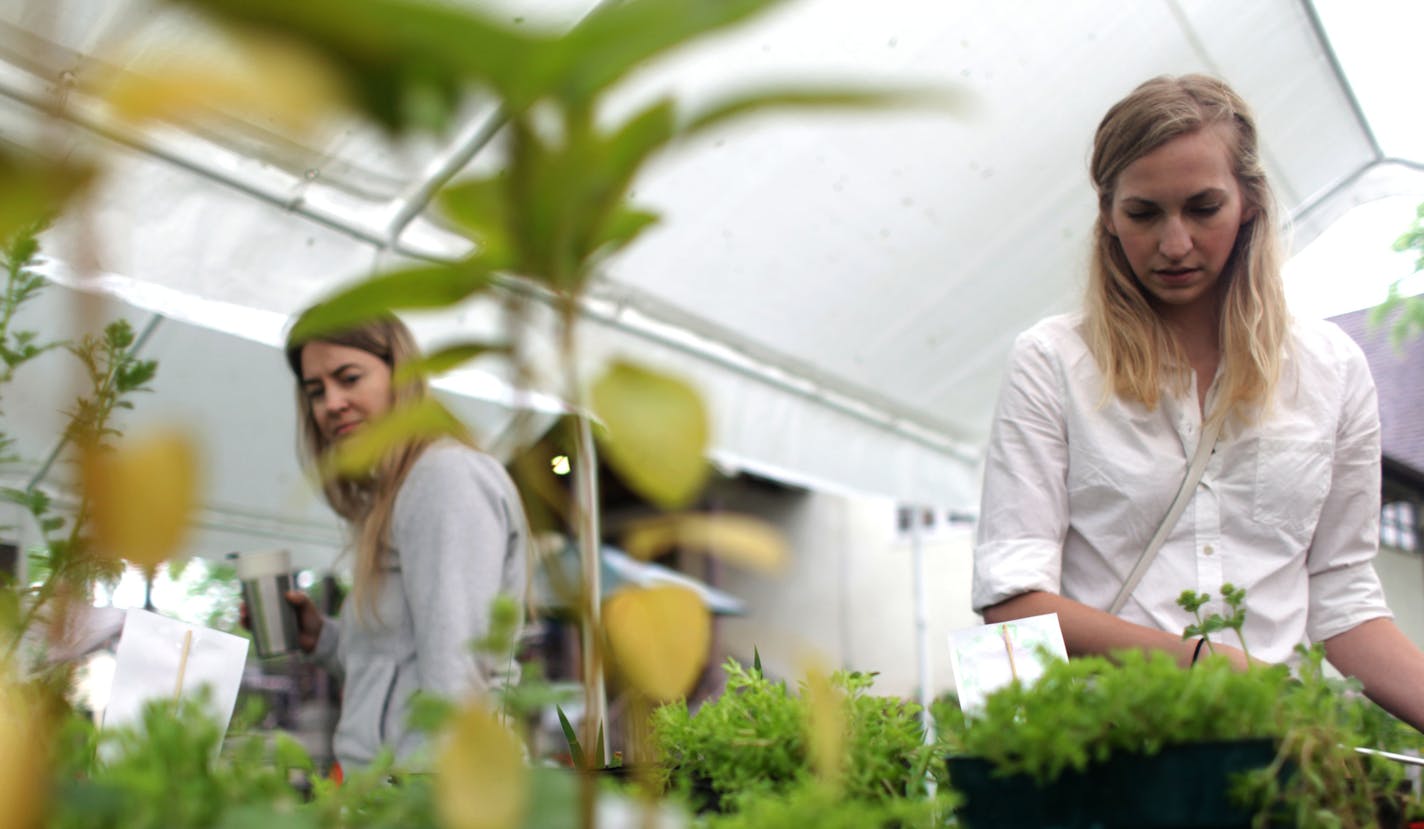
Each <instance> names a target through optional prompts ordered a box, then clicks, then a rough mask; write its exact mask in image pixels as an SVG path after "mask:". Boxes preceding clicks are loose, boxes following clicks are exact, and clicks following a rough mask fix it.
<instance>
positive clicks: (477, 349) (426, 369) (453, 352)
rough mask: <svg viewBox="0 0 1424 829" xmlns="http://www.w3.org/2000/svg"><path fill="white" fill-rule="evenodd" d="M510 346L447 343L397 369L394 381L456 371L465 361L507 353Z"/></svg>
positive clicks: (398, 382)
mask: <svg viewBox="0 0 1424 829" xmlns="http://www.w3.org/2000/svg"><path fill="white" fill-rule="evenodd" d="M507 353H509V346H507V345H505V344H504V343H483V342H466V343H457V344H454V345H447V346H443V347H442V348H439V349H437V350H435V351H432V352H431V353H429V354H427V355H425V356H424V357H422V358H421V359H419V360H413V361H411V362H409V363H406V364H404V365H402V366H401V367H400V368H398V369H396V373H395V376H394V377H392V378H391V379H392V382H394V383H396V384H400V383H404V382H407V381H409V380H413V379H415V378H417V377H435V376H438V375H441V374H445V373H447V372H451V371H454V370H455V369H457V368H459V367H460V366H462V365H464V364H465V363H468V362H470V361H471V360H474V359H475V358H477V357H483V356H485V355H486V354H507Z"/></svg>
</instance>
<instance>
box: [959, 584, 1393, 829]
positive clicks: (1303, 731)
mask: <svg viewBox="0 0 1424 829" xmlns="http://www.w3.org/2000/svg"><path fill="white" fill-rule="evenodd" d="M1223 592H1224V593H1225V597H1226V600H1227V604H1228V606H1229V607H1230V608H1231V614H1230V615H1229V616H1228V617H1225V618H1222V617H1220V616H1215V615H1214V616H1211V617H1207V618H1205V619H1203V618H1201V617H1200V615H1198V619H1197V624H1196V625H1194V626H1192V627H1191V628H1189V629H1188V636H1192V635H1199V634H1200V633H1201V632H1203V631H1205V632H1215V631H1220V630H1226V629H1234V630H1236V631H1237V633H1238V635H1239V632H1240V627H1241V622H1242V621H1243V620H1244V612H1243V611H1242V609H1241V603H1242V601H1243V599H1244V592H1243V591H1238V590H1235V589H1232V588H1230V587H1229V586H1227V587H1226V588H1225V589H1224V590H1223ZM1206 599H1207V597H1204V596H1199V595H1197V594H1191V593H1188V594H1184V595H1183V597H1182V599H1181V600H1180V603H1181V604H1182V605H1183V606H1184V607H1187V608H1188V609H1189V610H1192V611H1193V612H1197V611H1199V610H1200V607H1201V606H1202V605H1203V604H1205V601H1206ZM1301 657H1302V658H1301V662H1300V666H1299V678H1296V677H1293V676H1292V675H1291V673H1290V670H1289V669H1288V668H1287V667H1286V666H1281V665H1276V666H1255V667H1253V668H1251V669H1250V670H1247V671H1236V670H1233V669H1232V668H1231V666H1230V665H1229V664H1228V662H1227V661H1226V660H1225V659H1224V658H1219V657H1215V656H1213V655H1211V654H1208V655H1206V656H1204V657H1203V658H1202V659H1201V660H1200V661H1199V662H1198V663H1197V664H1196V665H1195V666H1194V667H1192V668H1190V669H1184V668H1181V667H1179V666H1178V665H1177V664H1176V662H1175V660H1173V659H1172V658H1171V657H1169V656H1167V655H1166V654H1162V653H1151V654H1148V653H1143V652H1140V651H1124V652H1122V653H1119V654H1116V655H1115V656H1114V660H1112V661H1110V660H1108V659H1105V658H1100V657H1087V658H1079V659H1074V660H1071V661H1067V662H1063V661H1059V662H1057V663H1055V664H1053V665H1051V666H1050V667H1049V668H1048V669H1047V671H1046V672H1045V673H1044V675H1043V676H1042V677H1041V678H1040V679H1039V680H1038V681H1037V682H1035V683H1034V684H1033V685H1031V686H1024V685H1021V684H1019V683H1017V682H1015V683H1011V684H1010V685H1008V686H1006V687H1005V688H1002V689H1000V690H999V691H996V692H995V693H993V694H991V695H990V696H989V697H988V698H987V700H986V702H985V706H984V708H983V710H982V712H979V713H977V714H976V715H972V716H969V717H963V716H956V714H957V709H955V710H954V711H949V710H947V707H944V706H941V708H940V711H939V712H938V713H941V714H943V715H944V719H943V720H942V721H941V729H942V732H943V733H944V735H945V739H946V746H947V748H948V749H949V751H950V757H949V759H948V765H949V775H950V782H951V785H952V786H954V787H955V788H956V789H957V790H959V791H960V792H961V793H962V794H963V795H964V796H965V803H964V805H963V807H962V808H961V811H960V815H961V817H962V819H963V820H964V821H965V823H966V824H967V825H969V826H970V827H981V826H1003V825H1034V826H1054V827H1090V826H1102V827H1114V826H1120V827H1129V826H1131V827H1153V826H1174V827H1233V826H1241V827H1245V826H1262V825H1270V824H1272V823H1277V822H1278V823H1280V824H1281V825H1291V826H1345V827H1350V826H1361V827H1363V826H1374V825H1377V821H1378V820H1379V811H1380V807H1381V805H1382V804H1383V805H1385V806H1386V807H1388V808H1389V809H1392V810H1393V811H1394V812H1395V813H1396V814H1398V815H1403V814H1404V813H1407V812H1409V811H1411V810H1413V809H1415V808H1417V802H1416V801H1414V800H1413V799H1411V798H1407V797H1405V796H1403V795H1402V794H1400V793H1399V788H1398V784H1399V781H1400V780H1401V779H1402V772H1401V770H1400V768H1399V767H1397V766H1396V765H1394V764H1391V763H1387V762H1375V761H1373V760H1372V759H1370V758H1366V757H1364V756H1363V755H1360V754H1358V753H1356V752H1355V751H1354V747H1355V746H1361V745H1373V746H1386V745H1388V746H1391V747H1396V748H1397V747H1399V741H1400V740H1401V739H1403V738H1404V735H1405V731H1404V730H1403V728H1404V727H1403V726H1401V725H1399V724H1398V723H1397V722H1395V721H1393V720H1392V718H1390V717H1388V715H1387V714H1384V712H1382V711H1380V710H1379V709H1378V708H1377V707H1375V706H1374V705H1373V704H1372V703H1370V702H1369V701H1368V700H1365V699H1364V698H1363V697H1362V696H1360V695H1358V693H1355V692H1353V691H1352V690H1351V684H1350V683H1348V682H1340V681H1333V680H1330V679H1327V678H1326V677H1325V675H1324V672H1323V670H1322V665H1321V662H1322V658H1323V651H1322V650H1320V649H1319V648H1316V649H1314V650H1309V651H1305V650H1302V652H1301ZM1415 736H1416V737H1417V735H1415ZM1416 745H1417V742H1416Z"/></svg>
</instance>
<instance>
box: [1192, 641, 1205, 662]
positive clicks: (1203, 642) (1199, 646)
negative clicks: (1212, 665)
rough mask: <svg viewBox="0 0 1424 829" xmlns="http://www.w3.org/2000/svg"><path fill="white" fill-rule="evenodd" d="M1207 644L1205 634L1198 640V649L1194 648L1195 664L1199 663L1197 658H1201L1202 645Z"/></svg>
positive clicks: (1193, 658)
mask: <svg viewBox="0 0 1424 829" xmlns="http://www.w3.org/2000/svg"><path fill="white" fill-rule="evenodd" d="M1205 644H1206V637H1205V636H1203V637H1202V638H1200V639H1198V640H1197V649H1196V650H1194V651H1192V664H1193V665H1195V664H1197V660H1198V659H1200V658H1201V651H1202V645H1205Z"/></svg>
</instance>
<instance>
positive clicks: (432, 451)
mask: <svg viewBox="0 0 1424 829" xmlns="http://www.w3.org/2000/svg"><path fill="white" fill-rule="evenodd" d="M470 485H476V486H480V487H481V488H484V489H494V490H500V491H506V490H512V489H513V486H512V484H511V483H510V480H509V473H507V472H506V471H505V469H504V465H503V464H501V463H500V462H499V461H498V460H496V459H495V458H494V457H493V456H491V455H489V454H486V453H484V452H481V451H480V450H478V449H476V448H474V447H473V446H469V445H467V444H464V443H461V442H459V441H456V440H440V441H436V442H435V443H432V444H430V445H429V446H427V447H426V448H425V451H423V452H421V453H420V457H419V458H417V459H416V461H415V464H414V465H413V466H411V468H410V472H409V474H407V475H406V479H405V483H404V484H403V485H402V486H401V490H402V493H401V494H402V495H405V491H406V490H434V491H437V492H438V491H441V490H447V489H450V488H451V487H465V486H470Z"/></svg>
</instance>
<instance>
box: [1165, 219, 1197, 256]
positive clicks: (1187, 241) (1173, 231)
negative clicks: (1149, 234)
mask: <svg viewBox="0 0 1424 829" xmlns="http://www.w3.org/2000/svg"><path fill="white" fill-rule="evenodd" d="M1157 248H1158V250H1160V251H1161V252H1162V255H1163V256H1165V257H1167V258H1168V259H1181V258H1182V257H1184V256H1186V255H1187V254H1188V253H1191V251H1192V234H1191V232H1190V231H1188V230H1187V226H1186V224H1185V223H1184V222H1183V221H1182V220H1181V219H1178V218H1169V219H1167V221H1166V223H1165V224H1163V226H1162V238H1161V239H1159V240H1158V243H1157Z"/></svg>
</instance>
